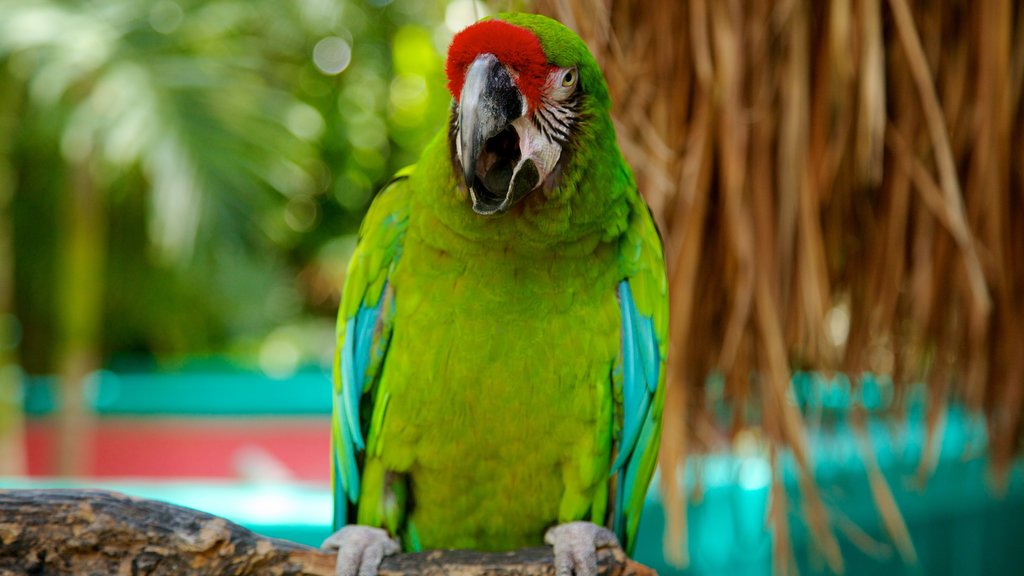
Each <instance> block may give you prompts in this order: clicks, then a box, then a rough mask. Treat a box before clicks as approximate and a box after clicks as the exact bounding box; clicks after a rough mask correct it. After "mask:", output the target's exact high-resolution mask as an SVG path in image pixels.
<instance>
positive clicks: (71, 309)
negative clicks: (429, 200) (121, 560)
mask: <svg viewBox="0 0 1024 576" xmlns="http://www.w3.org/2000/svg"><path fill="white" fill-rule="evenodd" d="M329 4H330V3H315V2H306V3H303V4H302V5H301V6H299V5H292V3H277V2H249V3H240V2H239V3H229V2H216V3H205V2H174V1H170V0H161V1H156V2H139V1H136V0H95V1H91V2H75V3H58V2H46V1H39V2H31V3H25V2H19V1H17V0H14V1H8V0H2V1H0V64H5V65H3V66H2V67H0V74H2V78H0V85H3V86H4V87H5V91H8V92H11V93H12V95H13V97H17V96H18V95H19V93H20V94H24V96H25V99H26V102H25V109H26V110H25V113H26V114H30V115H32V114H34V115H35V117H36V118H37V119H41V120H42V121H41V122H40V123H39V124H38V125H37V128H40V129H41V130H44V131H46V130H49V131H52V132H53V133H52V134H51V138H50V139H46V140H47V141H48V142H56V143H59V151H56V150H52V151H50V154H51V155H52V157H54V158H57V159H59V163H57V165H53V166H49V167H48V170H52V171H53V172H54V173H56V176H55V178H56V179H57V180H59V181H60V182H63V184H62V186H61V188H62V192H61V193H60V195H59V198H58V200H57V201H58V202H59V203H60V217H59V218H58V220H57V221H58V222H59V223H60V224H59V225H58V226H57V231H58V232H59V236H58V237H59V240H58V246H59V248H58V251H59V253H60V256H59V259H58V262H59V264H58V267H57V271H56V272H55V274H53V277H52V283H53V285H52V286H49V287H47V289H49V290H53V291H55V297H56V301H57V302H58V303H59V305H58V306H57V307H56V312H57V314H56V320H55V324H56V330H55V331H56V333H57V335H58V338H57V342H55V343H54V346H53V347H52V351H53V353H54V354H55V363H54V365H55V366H56V367H57V369H58V371H59V374H60V409H61V412H62V414H61V416H62V417H61V418H59V422H60V423H61V424H60V432H59V445H60V447H61V448H60V449H59V451H58V452H59V454H60V456H59V463H58V466H57V470H58V472H59V473H62V474H80V473H83V472H85V466H86V462H87V459H86V457H87V453H88V449H87V447H86V446H83V443H82V442H81V439H83V438H86V437H87V434H86V432H87V429H88V427H89V423H90V416H89V409H88V406H87V403H86V401H85V398H86V396H85V383H86V378H87V376H88V375H89V374H91V373H92V372H94V371H95V370H96V369H97V368H98V367H99V365H100V343H101V338H102V331H103V306H104V301H103V295H104V291H105V289H106V286H105V280H106V278H107V276H106V274H105V269H106V266H105V258H106V256H105V253H106V248H107V236H108V228H109V222H108V212H109V210H110V209H111V206H112V205H113V204H114V203H115V201H116V200H117V199H116V198H114V197H113V196H115V195H116V193H115V191H122V193H123V191H124V190H126V189H135V188H133V187H131V186H125V185H123V182H124V181H125V180H131V179H137V180H141V181H142V182H143V183H144V185H143V186H139V187H137V189H139V190H141V191H143V192H144V194H145V205H146V215H145V216H146V223H147V233H148V234H147V235H148V239H149V241H150V246H152V254H151V256H152V258H153V259H154V260H155V261H157V262H160V263H163V264H167V265H172V266H173V265H175V264H178V263H185V262H189V261H191V260H192V259H194V258H197V257H199V258H202V257H205V258H207V259H213V260H216V259H218V258H223V257H224V256H225V255H227V254H232V253H234V252H235V248H237V247H238V246H239V245H240V244H241V245H245V244H247V243H246V242H244V241H241V240H240V239H244V238H246V237H249V239H250V240H254V239H255V241H252V242H248V248H249V249H252V248H253V247H255V246H258V244H259V241H258V237H259V236H260V235H261V234H263V232H262V231H261V230H260V229H259V226H253V223H252V222H251V219H252V217H251V216H249V217H247V216H244V215H245V214H258V213H260V211H261V210H265V209H266V207H267V206H268V205H281V204H284V203H287V201H288V200H289V198H295V197H298V196H302V195H304V194H309V193H310V192H311V191H312V188H313V187H314V186H315V179H314V177H313V175H312V172H313V170H314V169H315V168H316V162H317V153H316V149H315V147H314V146H313V144H312V143H311V141H312V140H313V139H315V138H316V137H317V136H319V132H320V131H321V130H322V127H323V119H322V117H321V115H320V113H319V112H318V111H317V110H316V109H315V108H313V107H311V106H310V105H308V104H305V103H303V102H302V101H301V100H300V99H298V98H297V97H296V96H294V95H293V94H292V93H290V92H289V91H287V90H286V89H284V87H283V85H284V83H285V82H287V81H288V80H290V78H289V77H288V75H289V72H291V70H290V69H289V64H290V63H289V58H294V56H293V55H292V54H293V53H294V54H299V53H302V50H301V48H302V47H303V42H304V34H305V32H304V23H305V22H309V21H316V20H317V19H318V18H320V16H322V14H319V15H318V14H316V13H314V12H316V11H320V12H321V13H323V12H330V10H332V9H333V8H332V6H330V5H329ZM320 21H321V22H323V19H322V18H320ZM296 45H298V47H299V49H298V50H296V49H295V48H296ZM8 118H9V117H8ZM10 133H11V132H8V131H6V130H5V131H4V135H8V134H10ZM2 152H4V150H3V149H2V148H0V153H2ZM0 176H2V174H0ZM10 179H11V177H10V176H8V178H7V185H6V186H4V179H3V178H0V218H4V219H5V221H3V222H0V249H4V248H5V247H6V245H5V244H4V242H3V240H4V239H5V237H9V236H10V234H9V231H10V229H11V224H12V222H11V221H10V220H6V219H8V218H10V216H9V214H8V212H6V211H4V210H3V208H4V206H5V204H4V202H3V200H5V199H6V198H8V197H9V196H10V194H11V193H12V190H14V187H13V186H11V185H10ZM25 224H28V223H25ZM30 226H31V224H30ZM197 239H201V240H202V241H200V242H197ZM197 251H201V252H204V253H205V254H197ZM11 261H12V258H11V257H10V255H9V254H0V262H2V263H3V264H0V266H2V267H3V268H4V269H2V270H0V296H5V295H6V296H7V298H6V301H5V300H0V319H2V318H4V316H3V315H4V311H5V307H7V308H9V306H10V304H9V291H10V289H9V284H10V282H9V279H10V277H11V271H10V266H11V264H10V263H11ZM224 265H226V266H228V265H230V263H224ZM4 280H7V282H4ZM127 280H128V281H129V282H131V281H132V279H131V278H130V277H129V278H128V279H127ZM3 288H6V290H4V289H3ZM0 368H2V367H0ZM5 421H7V419H6V418H5Z"/></svg>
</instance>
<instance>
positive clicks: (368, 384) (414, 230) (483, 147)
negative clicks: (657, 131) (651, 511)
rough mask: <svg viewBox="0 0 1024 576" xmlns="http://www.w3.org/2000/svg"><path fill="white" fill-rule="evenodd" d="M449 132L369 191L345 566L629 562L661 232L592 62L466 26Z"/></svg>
mask: <svg viewBox="0 0 1024 576" xmlns="http://www.w3.org/2000/svg"><path fill="white" fill-rule="evenodd" d="M446 73H447V77H448V87H449V90H450V91H451V93H452V96H453V103H452V106H451V113H450V118H449V122H448V125H447V126H445V127H444V128H443V129H442V130H441V131H440V132H439V133H438V134H437V136H436V137H435V138H434V139H433V140H432V141H431V143H430V144H429V145H427V147H426V148H425V149H424V151H423V153H422V156H421V157H420V159H419V161H418V162H417V163H416V164H415V165H414V166H411V167H409V168H406V169H405V170H402V171H401V172H399V173H398V174H397V175H396V176H395V178H394V179H393V181H392V182H391V183H390V184H389V185H388V186H386V187H385V189H384V190H383V191H382V192H381V193H380V194H379V195H378V196H377V197H376V198H375V200H374V201H373V204H372V206H371V207H370V209H369V212H368V213H367V215H366V218H365V220H364V222H363V224H362V227H361V229H360V235H359V242H358V244H357V247H356V250H355V253H354V254H353V256H352V260H351V262H350V264H349V268H348V274H347V276H346V279H345V286H344V291H343V295H342V299H341V304H340V311H339V315H338V352H337V355H336V361H335V365H334V413H333V421H332V433H331V438H332V459H333V466H332V472H333V473H332V480H333V488H334V502H335V504H334V518H335V528H336V529H339V530H338V532H336V533H335V534H334V535H332V536H331V537H330V538H328V539H327V541H325V543H324V547H325V548H328V549H337V550H338V569H337V570H338V574H346V575H349V574H353V575H354V574H357V573H358V574H375V573H376V571H377V569H378V566H379V564H380V562H381V559H382V558H383V556H385V555H387V554H391V553H394V552H397V551H398V550H400V549H405V550H407V551H416V550H424V549H437V548H473V549H480V550H494V551H498V550H511V549H515V548H519V547H524V546H536V545H540V544H542V543H544V542H547V543H548V544H552V545H553V546H554V551H555V564H556V569H557V572H558V574H565V575H567V574H594V573H595V572H596V564H595V562H596V561H595V550H596V548H597V547H600V546H607V545H614V544H616V539H617V540H618V541H619V542H621V543H622V544H623V545H624V547H625V550H626V551H627V553H628V552H630V551H631V550H632V549H633V546H634V544H635V542H636V534H637V527H638V524H639V520H640V512H641V509H642V507H643V502H644V496H645V494H646V492H647V488H648V485H649V483H650V480H651V476H652V474H653V472H654V468H655V463H656V460H657V452H658V444H659V439H660V436H661V414H662V405H663V399H664V391H665V386H664V381H665V358H666V353H667V330H668V290H667V283H666V278H665V267H664V258H663V255H662V248H661V240H660V237H659V235H658V232H657V229H656V228H655V225H654V222H653V220H652V218H651V214H650V211H649V209H648V208H647V206H646V204H645V203H644V201H643V199H642V198H641V196H640V195H639V194H638V192H637V189H636V184H635V182H634V179H633V175H632V172H631V170H630V168H629V166H628V165H627V164H626V162H625V160H624V159H623V157H622V154H621V152H620V151H619V148H618V145H617V143H616V139H615V130H614V128H613V126H612V120H611V117H610V112H609V109H610V106H611V102H610V98H609V95H608V88H607V86H606V84H605V81H604V78H603V76H602V74H601V70H600V68H599V67H598V65H597V63H596V62H595V60H594V58H593V56H592V55H591V54H590V52H589V51H588V49H587V47H586V45H585V44H584V43H583V41H582V40H581V39H580V38H579V37H578V36H577V35H576V34H574V33H573V32H572V31H570V30H569V29H568V28H566V27H565V26H563V25H561V24H559V23H558V22H556V21H554V20H551V19H548V18H545V17H543V16H537V15H531V14H502V15H499V16H497V17H494V18H490V19H485V20H482V21H480V22H477V23H476V24H474V25H472V26H470V27H468V28H466V29H465V30H463V31H462V32H460V33H459V34H457V35H456V36H455V38H454V39H453V40H452V44H451V46H450V48H449V52H448V57H447V64H446Z"/></svg>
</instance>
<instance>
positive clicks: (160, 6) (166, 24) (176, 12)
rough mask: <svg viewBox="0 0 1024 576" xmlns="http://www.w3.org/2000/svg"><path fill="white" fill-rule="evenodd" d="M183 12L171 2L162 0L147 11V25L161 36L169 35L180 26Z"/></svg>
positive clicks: (170, 0)
mask: <svg viewBox="0 0 1024 576" xmlns="http://www.w3.org/2000/svg"><path fill="white" fill-rule="evenodd" d="M184 19H185V12H184V11H182V9H181V6H179V5H178V3H177V2H173V1H172V0H162V1H161V2H157V3H156V4H154V5H153V7H152V8H151V9H150V10H149V25H150V26H152V27H153V30H156V31H157V32H159V33H161V34H171V33H173V32H174V31H175V30H177V29H178V27H179V26H181V22H182V21H183V20H184Z"/></svg>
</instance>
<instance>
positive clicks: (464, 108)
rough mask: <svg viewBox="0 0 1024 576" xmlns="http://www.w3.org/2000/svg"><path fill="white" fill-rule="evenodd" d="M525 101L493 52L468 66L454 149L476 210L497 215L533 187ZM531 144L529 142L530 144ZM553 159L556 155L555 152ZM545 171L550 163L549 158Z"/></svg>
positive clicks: (537, 173) (537, 179)
mask: <svg viewBox="0 0 1024 576" xmlns="http://www.w3.org/2000/svg"><path fill="white" fill-rule="evenodd" d="M526 111H527V106H526V100H525V98H523V95H522V93H521V92H520V91H519V89H518V88H517V87H516V83H515V81H514V80H513V79H512V75H511V73H510V72H509V70H508V69H507V68H506V67H505V65H504V64H502V63H501V62H500V61H498V59H497V58H496V57H495V56H494V55H493V54H481V55H479V56H477V58H476V60H474V61H473V63H472V64H471V65H470V67H469V70H468V71H467V72H466V79H465V81H464V83H463V86H462V93H461V95H460V97H459V110H458V122H459V125H458V133H457V134H456V140H455V145H456V153H457V155H458V159H459V164H460V165H461V169H462V177H463V179H464V181H465V183H466V188H467V189H469V193H470V196H471V198H472V200H473V211H474V212H476V213H477V214H482V215H490V214H500V213H502V212H505V211H506V210H508V209H509V208H510V207H511V206H512V205H513V204H515V203H516V202H518V201H519V200H521V199H522V198H524V197H525V196H526V195H527V194H529V193H530V192H531V191H532V190H534V189H535V188H537V187H538V186H539V185H540V183H541V182H542V181H543V180H544V177H545V175H546V173H547V171H545V173H544V175H542V174H541V171H542V165H543V164H547V162H541V163H538V159H537V158H533V157H531V155H530V154H524V152H526V151H528V150H533V149H535V148H536V144H535V143H532V141H534V140H535V137H534V136H535V135H534V132H535V131H536V129H535V128H533V127H532V125H531V123H530V122H529V121H528V119H527V118H526V116H525V114H526ZM531 143H532V145H531ZM555 160H556V161H557V154H556V155H555ZM550 164H551V166H548V167H547V168H548V170H550V168H552V167H553V165H554V162H551V163H550Z"/></svg>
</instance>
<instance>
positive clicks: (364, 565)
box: [320, 525, 401, 576]
mask: <svg viewBox="0 0 1024 576" xmlns="http://www.w3.org/2000/svg"><path fill="white" fill-rule="evenodd" d="M320 547H321V548H322V549H324V550H337V551H338V563H337V564H336V565H335V568H334V574H335V576H377V569H378V568H380V563H381V561H382V560H384V557H385V556H390V555H392V554H395V553H397V552H399V551H400V550H401V546H399V545H398V542H396V541H395V540H394V539H392V538H390V537H388V533H387V532H386V531H385V530H382V529H380V528H371V527H370V526H356V525H350V526H345V527H343V528H342V529H341V530H338V531H337V532H335V533H334V534H331V535H330V537H328V538H327V540H324V543H323V544H321V545H320Z"/></svg>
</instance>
